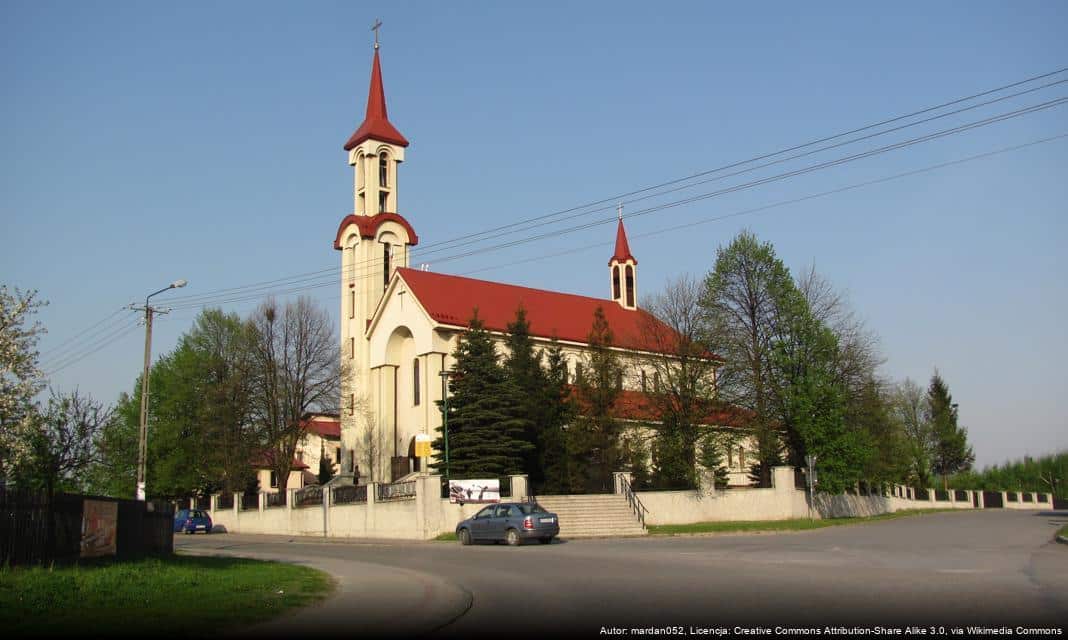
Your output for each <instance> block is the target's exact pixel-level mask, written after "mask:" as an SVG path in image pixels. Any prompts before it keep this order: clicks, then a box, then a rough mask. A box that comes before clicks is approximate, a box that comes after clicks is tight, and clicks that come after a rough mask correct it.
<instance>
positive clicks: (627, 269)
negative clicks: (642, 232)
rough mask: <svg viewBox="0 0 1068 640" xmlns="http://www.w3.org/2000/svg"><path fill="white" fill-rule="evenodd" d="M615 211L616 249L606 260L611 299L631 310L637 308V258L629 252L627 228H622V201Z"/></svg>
mask: <svg viewBox="0 0 1068 640" xmlns="http://www.w3.org/2000/svg"><path fill="white" fill-rule="evenodd" d="M617 212H618V214H619V224H618V225H617V226H616V251H615V253H614V254H612V259H611V260H609V261H608V274H609V277H610V279H611V283H612V284H611V287H612V299H613V300H615V301H616V302H618V303H619V306H621V307H623V308H624V309H631V310H633V309H637V308H638V260H637V259H636V258H635V257H634V256H633V255H631V253H630V244H629V243H628V242H627V230H626V229H624V228H623V204H622V203H620V205H619V207H618V209H617Z"/></svg>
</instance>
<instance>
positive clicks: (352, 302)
mask: <svg viewBox="0 0 1068 640" xmlns="http://www.w3.org/2000/svg"><path fill="white" fill-rule="evenodd" d="M349 317H350V318H355V317H356V292H355V291H353V290H351V289H350V290H349Z"/></svg>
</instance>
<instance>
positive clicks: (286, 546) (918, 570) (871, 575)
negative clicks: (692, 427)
mask: <svg viewBox="0 0 1068 640" xmlns="http://www.w3.org/2000/svg"><path fill="white" fill-rule="evenodd" d="M1065 522H1068V512H1044V513H1038V512H1028V511H1008V510H1005V511H1001V510H990V511H979V512H971V511H961V512H954V513H939V514H931V515H925V516H917V517H909V518H902V519H900V520H890V521H884V522H875V523H869V524H864V525H855V526H843V527H832V528H828V529H821V530H815V531H806V532H800V533H786V534H760V535H716V536H709V537H685V538H684V537H676V538H660V537H649V538H625V539H600V540H575V541H566V540H564V541H560V542H558V543H554V544H552V545H550V546H544V545H537V544H535V545H530V546H523V547H520V548H511V547H507V546H503V545H501V546H497V545H478V546H472V547H461V546H460V545H458V544H456V543H441V542H431V543H403V542H396V543H393V542H388V543H383V542H366V541H359V542H357V541H346V542H322V541H321V540H317V539H315V538H286V537H268V536H242V535H234V534H219V535H210V536H179V537H176V538H175V541H176V544H175V546H176V548H178V549H181V550H186V551H189V552H196V553H227V554H236V555H248V556H255V557H265V558H266V557H270V558H280V559H290V560H292V561H297V562H302V563H306V564H310V565H312V566H317V567H320V568H323V569H325V570H328V571H331V572H332V573H334V574H335V575H336V576H338V580H339V582H340V584H341V592H340V594H339V596H337V597H336V598H334V599H333V600H332V601H330V602H328V603H327V604H326V605H324V606H321V607H315V608H312V609H309V610H306V611H304V612H302V613H300V614H298V616H297V617H295V618H291V619H288V620H283V621H281V622H276V623H272V624H269V625H265V626H263V627H260V628H256V629H253V630H246V632H247V633H248V635H256V636H258V637H263V636H265V635H268V636H269V635H274V636H287V637H290V636H294V635H305V636H306V637H312V636H314V635H318V634H321V633H344V634H346V635H353V634H361V635H362V634H364V633H366V634H369V635H368V637H370V635H374V636H380V635H392V636H397V637H400V636H404V637H409V636H412V635H420V634H421V635H429V636H431V637H463V638H481V637H487V636H494V637H500V638H515V637H555V636H557V635H560V634H562V633H564V632H568V633H573V634H577V635H579V636H580V637H593V636H597V637H605V636H609V635H614V634H612V633H611V632H612V630H613V629H623V630H626V631H627V633H626V635H638V634H637V633H636V632H635V631H634V630H635V629H649V628H665V629H666V628H669V627H679V628H680V629H678V631H681V634H682V635H690V634H691V632H693V634H695V635H696V634H698V633H700V632H701V630H708V634H709V635H717V634H720V635H739V633H738V632H739V630H738V629H736V628H735V627H742V628H744V629H758V630H759V629H761V628H766V629H768V630H769V632H770V633H768V634H759V635H776V633H775V627H777V626H784V627H811V628H819V629H820V630H821V635H826V633H827V630H826V629H825V627H827V626H828V625H829V626H835V627H847V628H848V627H854V626H860V627H864V628H873V627H875V626H884V627H891V628H899V629H902V630H904V628H905V627H910V626H918V627H922V628H924V629H927V628H928V627H930V626H934V627H935V630H936V631H937V630H938V627H939V626H941V627H945V632H946V633H950V632H951V630H952V628H954V627H959V628H961V629H964V630H966V628H967V627H968V626H974V625H979V626H986V627H1009V628H1011V629H1013V630H1014V631H1015V628H1016V627H1017V626H1024V627H1028V628H1058V629H1061V630H1062V631H1061V633H1062V634H1063V633H1064V631H1063V629H1064V627H1065V624H1066V622H1068V545H1060V544H1056V543H1054V542H1052V539H1053V534H1054V532H1055V531H1056V529H1057V528H1058V527H1060V526H1063V524H1064V523H1065ZM717 629H726V630H727V631H728V633H723V632H717V631H716V630H717ZM744 629H743V631H744ZM305 632H306V633H305ZM647 633H648V632H647ZM657 635H667V633H660V634H657ZM1014 635H1018V633H1014Z"/></svg>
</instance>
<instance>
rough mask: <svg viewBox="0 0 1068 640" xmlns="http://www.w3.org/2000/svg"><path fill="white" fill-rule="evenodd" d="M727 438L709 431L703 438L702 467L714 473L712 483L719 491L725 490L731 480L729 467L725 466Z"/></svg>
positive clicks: (700, 460)
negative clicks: (724, 454)
mask: <svg viewBox="0 0 1068 640" xmlns="http://www.w3.org/2000/svg"><path fill="white" fill-rule="evenodd" d="M725 440H726V438H725V436H722V435H720V434H717V433H715V432H714V431H709V432H707V433H705V435H704V436H703V437H702V438H701V455H700V458H699V460H698V461H699V462H700V463H701V466H702V467H704V468H705V469H707V470H708V471H710V472H711V473H712V481H713V482H714V483H715V485H716V488H717V489H725V488H726V487H727V483H728V482H729V480H730V476H729V473H730V472H729V471H728V469H727V466H726V465H725V464H723V449H724V446H725Z"/></svg>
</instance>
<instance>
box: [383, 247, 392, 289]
mask: <svg viewBox="0 0 1068 640" xmlns="http://www.w3.org/2000/svg"><path fill="white" fill-rule="evenodd" d="M392 249H393V247H391V246H390V244H389V243H388V242H383V243H382V288H383V289H385V288H386V287H387V286H389V270H390V267H391V265H390V262H391V258H392V257H393V251H392Z"/></svg>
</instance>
